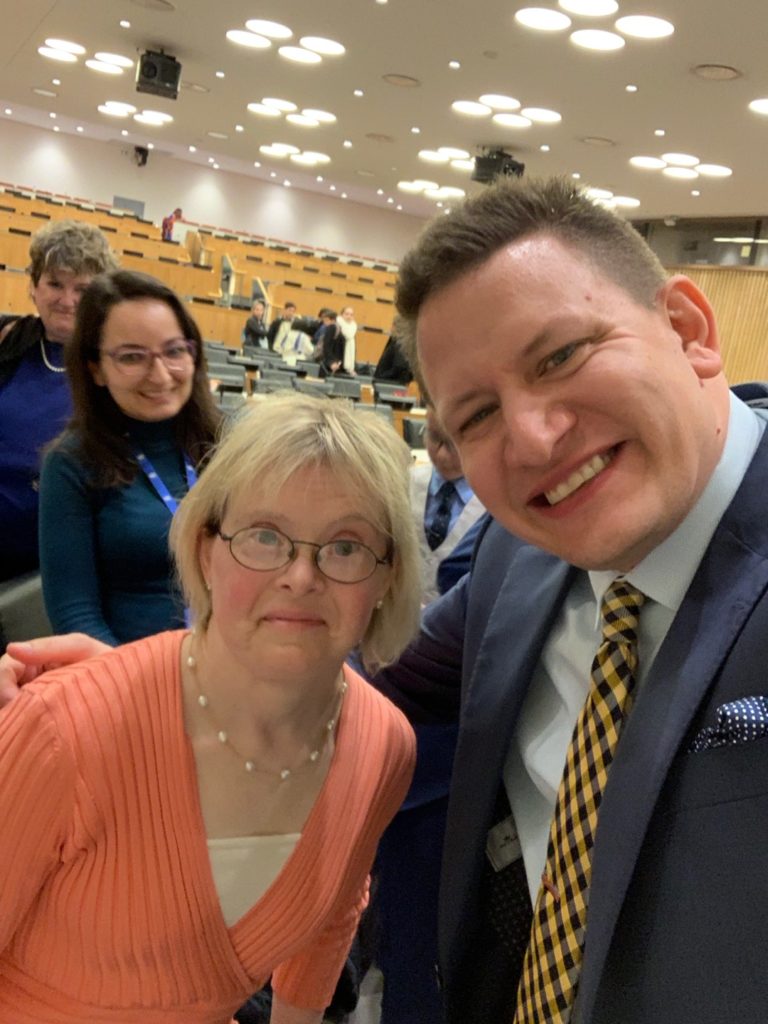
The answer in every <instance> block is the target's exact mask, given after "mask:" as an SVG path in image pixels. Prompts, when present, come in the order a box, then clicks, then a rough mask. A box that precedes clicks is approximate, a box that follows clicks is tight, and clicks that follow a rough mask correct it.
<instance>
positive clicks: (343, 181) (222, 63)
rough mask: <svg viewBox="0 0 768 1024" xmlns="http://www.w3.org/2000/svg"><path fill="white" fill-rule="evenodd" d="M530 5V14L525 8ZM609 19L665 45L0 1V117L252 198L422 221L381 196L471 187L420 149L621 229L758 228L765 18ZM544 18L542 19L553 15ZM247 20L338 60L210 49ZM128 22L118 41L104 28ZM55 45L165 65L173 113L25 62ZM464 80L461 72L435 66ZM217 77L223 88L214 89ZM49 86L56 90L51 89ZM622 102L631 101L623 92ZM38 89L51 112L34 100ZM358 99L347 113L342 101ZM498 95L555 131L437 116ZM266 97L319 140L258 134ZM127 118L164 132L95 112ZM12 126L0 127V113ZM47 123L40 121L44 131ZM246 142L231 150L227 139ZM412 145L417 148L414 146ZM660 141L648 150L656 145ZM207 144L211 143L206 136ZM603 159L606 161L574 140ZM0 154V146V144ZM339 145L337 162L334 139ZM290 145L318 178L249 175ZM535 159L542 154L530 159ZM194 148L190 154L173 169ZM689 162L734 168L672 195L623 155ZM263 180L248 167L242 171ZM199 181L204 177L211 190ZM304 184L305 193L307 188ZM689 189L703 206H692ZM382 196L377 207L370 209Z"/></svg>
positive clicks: (68, 69)
mask: <svg viewBox="0 0 768 1024" xmlns="http://www.w3.org/2000/svg"><path fill="white" fill-rule="evenodd" d="M532 2H535V0H532ZM619 2H620V9H619V12H618V13H619V14H620V15H626V14H636V13H646V14H655V15H658V16H661V17H664V18H666V19H668V20H670V21H671V22H673V24H674V25H675V29H676V31H675V33H674V35H672V36H671V37H669V38H667V39H662V40H658V41H641V40H632V39H629V40H627V45H626V46H625V48H624V49H623V50H621V51H619V52H617V53H594V52H589V51H586V50H580V49H578V48H577V47H575V46H574V45H573V44H571V43H570V42H569V39H568V33H567V32H565V33H557V34H544V33H538V32H533V31H531V30H530V29H525V28H523V27H522V26H520V25H519V24H517V23H516V22H515V20H514V17H513V16H514V12H515V10H516V9H517V8H518V7H521V6H524V3H523V2H518V3H515V2H512V3H504V2H502V0H475V2H468V0H388V2H387V3H386V4H384V3H377V2H375V0H292V2H285V0H284V2H282V3H280V2H278V0H261V2H257V0H222V2H220V3H215V2H212V0H173V3H172V4H171V3H169V2H168V0H23V2H12V0H2V8H4V11H3V13H4V17H3V33H2V36H1V37H0V69H1V70H0V118H2V117H6V116H9V117H12V118H14V119H16V120H20V121H24V122H26V123H30V124H37V125H40V126H44V127H46V128H48V129H51V128H52V127H53V125H54V124H55V125H57V126H58V127H59V128H60V130H61V131H64V132H75V131H76V128H77V126H78V125H79V126H80V127H81V128H82V129H83V132H82V134H84V135H88V136H90V137H94V138H98V139H104V140H106V141H114V142H116V143H117V142H119V143H120V144H121V145H125V142H126V140H125V138H122V137H121V135H120V131H121V129H127V130H128V131H129V132H130V135H129V141H131V142H133V143H134V144H136V145H146V144H147V143H148V142H150V141H151V142H153V143H154V145H155V148H156V151H162V152H166V153H170V154H173V155H175V156H176V157H178V158H179V159H184V160H190V161H195V162H201V163H207V162H208V159H209V157H211V156H213V157H215V158H216V160H217V161H218V162H219V164H220V166H221V168H223V169H229V170H232V171H241V172H243V173H247V174H250V175H252V176H254V177H261V178H265V179H268V180H271V179H270V178H269V176H270V172H276V173H277V175H278V180H282V179H283V178H288V179H290V180H291V182H292V184H293V186H294V187H305V188H312V189H315V190H318V191H320V190H327V189H328V188H329V187H330V185H331V184H334V185H335V186H336V188H337V190H338V191H342V190H345V191H347V193H348V194H349V198H350V199H356V200H357V201H360V202H364V203H369V204H371V205H376V206H383V207H386V206H387V199H388V198H391V199H392V200H393V201H392V203H390V204H389V208H391V209H392V210H393V212H394V211H395V210H396V207H397V204H400V205H402V207H403V209H404V210H405V211H407V212H410V213H414V214H417V215H420V216H427V215H429V214H431V213H432V212H433V211H434V209H435V207H434V203H433V202H430V201H428V200H425V199H423V198H421V197H414V196H408V195H406V194H405V193H403V192H401V191H399V190H398V189H397V183H398V181H400V180H402V179H413V178H426V179H431V180H433V181H437V182H438V183H439V184H440V185H454V186H459V187H464V188H466V189H467V190H473V189H477V188H479V187H480V186H477V185H474V184H470V182H469V174H468V172H466V171H464V172H460V171H457V170H454V169H452V168H450V167H448V166H438V167H435V166H434V165H430V164H427V163H424V162H423V161H422V160H420V159H419V157H418V155H417V154H418V151H419V150H420V149H422V148H428V149H435V148H438V147H439V146H454V147H459V148H463V149H466V150H469V151H470V152H471V153H472V154H473V155H474V154H475V153H476V152H477V150H478V147H480V146H488V145H498V146H503V147H504V148H505V149H506V150H507V151H508V152H510V153H512V154H513V155H514V156H515V157H516V158H517V159H518V160H520V161H522V162H523V163H525V165H526V174H546V173H555V172H556V173H573V172H578V173H580V174H581V177H582V180H583V181H584V182H586V183H588V184H590V185H594V186H599V187H603V188H607V189H610V190H612V191H613V192H615V193H616V194H621V195H629V196H634V197H636V198H638V199H639V200H640V201H641V205H640V207H639V208H638V209H637V210H636V211H631V215H632V216H633V217H635V218H645V217H648V218H655V217H665V216H666V217H669V216H680V217H695V216H702V215H759V214H761V213H766V212H768V199H767V197H766V187H765V182H766V176H767V174H768V117H760V116H759V115H756V114H754V113H753V112H751V111H750V110H749V109H748V107H747V104H748V103H749V101H750V100H753V99H756V98H758V97H764V96H768V61H766V39H767V37H768V33H767V32H766V27H767V26H768V13H767V12H768V5H766V4H765V0H732V2H731V3H729V4H726V3H721V2H716V0H655V3H654V5H653V6H652V7H649V6H647V5H646V4H645V3H644V2H643V3H642V4H641V3H640V2H639V0H619ZM541 6H548V7H556V6H557V4H556V2H555V0H546V2H543V3H542V4H541ZM572 17H573V21H574V26H573V27H574V28H585V27H601V28H610V27H611V26H612V22H613V20H614V17H615V16H614V17H611V18H603V19H586V18H583V17H578V16H572ZM248 18H269V19H272V20H275V21H279V22H282V23H283V24H286V25H288V26H290V27H291V28H292V29H293V31H294V40H292V41H293V42H295V41H297V40H298V38H299V37H301V36H305V35H316V36H324V37H330V38H333V39H337V40H339V41H340V42H342V43H343V44H344V46H345V47H346V51H347V52H346V54H345V55H344V56H341V57H335V58H331V57H328V58H324V60H323V62H322V64H319V65H314V66H301V65H297V64H292V63H290V62H288V61H286V60H284V59H283V58H281V57H280V56H278V54H277V45H279V44H276V45H275V46H273V47H272V48H271V49H270V50H267V51H262V50H246V49H244V48H242V47H239V46H236V45H235V44H233V43H231V42H229V41H228V40H227V39H226V38H225V32H226V31H227V29H231V28H243V27H244V25H245V21H246V20H247V19H248ZM121 19H127V20H129V21H130V22H131V27H130V28H121V27H120V25H119V21H120V20H121ZM50 37H58V38H62V37H63V38H65V39H70V40H73V41H75V42H78V43H81V44H82V45H83V46H85V48H86V50H87V51H88V53H87V54H86V56H92V55H93V54H94V53H95V52H96V51H108V52H117V53H121V54H124V55H126V56H130V57H132V58H134V59H136V57H137V55H138V54H139V53H140V52H142V51H143V50H145V49H159V48H164V49H165V50H166V52H168V53H170V54H173V55H174V56H175V57H176V58H177V59H178V60H179V61H180V62H181V64H182V66H183V74H182V83H183V84H185V85H187V86H188V85H189V83H197V84H198V85H201V86H204V87H205V88H206V89H208V90H209V91H208V92H197V91H193V90H191V89H189V88H188V87H186V88H182V91H181V92H180V94H179V98H178V100H176V101H171V100H167V99H160V98H157V97H153V96H148V95H146V94H139V93H137V92H136V90H135V84H134V72H133V70H129V71H127V72H125V73H124V74H123V75H122V76H120V77H112V76H106V75H102V74H99V73H97V72H95V71H91V70H89V69H87V68H86V67H85V66H84V63H83V61H84V59H85V58H81V59H80V60H79V62H78V63H77V64H75V65H69V64H60V63H54V62H53V61H50V60H47V59H45V58H44V57H42V56H40V55H38V53H37V48H38V46H40V45H42V44H43V43H44V42H45V40H46V38H50ZM451 60H456V61H459V62H460V63H461V67H460V69H458V70H452V69H451V68H449V61H451ZM700 64H724V65H730V66H732V67H735V68H736V69H738V71H739V72H740V73H741V76H740V77H738V78H737V79H735V80H733V81H724V82H718V81H705V80H702V79H701V78H699V77H697V76H696V75H695V74H694V73H693V71H692V69H693V68H694V67H695V66H696V65H700ZM216 71H224V72H225V77H224V78H223V79H219V78H217V77H216V75H215V72H216ZM387 74H396V75H405V76H410V77H413V78H415V79H418V81H419V83H420V84H419V85H417V86H414V87H412V88H402V87H395V86H392V85H389V84H387V83H386V82H385V81H384V79H383V76H385V75H387ZM53 78H59V79H60V80H61V84H60V85H59V86H55V85H52V79H53ZM627 84H634V85H637V86H638V91H637V92H636V93H634V94H630V93H627V92H626V91H625V86H626V85H627ZM36 88H37V89H39V88H44V89H48V90H51V91H54V92H56V93H57V95H56V96H55V97H43V96H40V95H38V94H37V93H35V92H34V91H33V90H35V89H36ZM355 89H362V90H363V92H364V95H363V96H362V97H355V96H354V95H353V90H355ZM484 93H505V94H508V95H512V96H514V97H516V98H517V99H519V100H520V101H521V102H522V104H523V106H536V107H545V108H552V109H555V110H557V111H559V112H560V113H561V114H562V121H561V122H560V123H559V124H556V125H552V126H549V125H533V126H532V127H530V128H528V129H525V130H513V129H509V128H501V127H499V126H497V125H494V124H493V123H492V122H491V120H490V118H485V119H482V120H477V119H475V118H468V117H462V116H460V115H458V114H456V113H455V112H453V111H452V110H451V103H452V102H453V101H454V100H457V99H472V100H476V99H477V98H478V97H479V96H480V95H482V94H484ZM264 96H276V97H281V98H284V99H288V100H292V101H293V102H295V103H296V104H297V105H298V106H299V108H302V107H314V108H318V107H319V108H321V109H325V110H329V111H331V112H332V113H334V114H335V115H336V116H337V121H336V123H335V124H332V125H329V126H328V125H321V126H320V127H318V128H313V129H308V128H299V127H295V126H292V125H289V124H288V123H286V122H285V121H284V120H283V119H282V118H281V119H279V120H277V119H270V120H266V119H263V118H260V117H258V116H256V115H254V114H251V113H249V112H248V111H247V110H246V105H247V104H248V103H249V102H252V101H259V100H261V99H262V97H264ZM108 99H112V100H122V101H127V102H132V103H134V104H135V105H136V106H138V107H139V109H142V108H144V107H147V108H150V109H154V110H161V111H166V112H168V113H170V114H172V115H173V118H174V120H173V123H172V124H169V125H166V126H164V127H162V128H159V127H158V128H148V127H142V126H141V125H138V124H136V123H134V122H133V121H128V122H123V121H116V120H114V119H112V118H109V117H106V116H105V115H103V114H100V113H98V112H97V109H96V108H97V105H98V104H99V103H102V102H104V101H105V100H108ZM6 107H8V108H9V109H10V110H12V113H11V114H10V115H6V114H3V113H2V111H3V109H4V108H6ZM52 112H53V113H55V114H56V115H57V116H56V119H55V120H54V119H52V118H50V116H49V115H50V113H52ZM238 123H239V124H241V125H242V126H243V128H244V130H243V131H242V132H237V131H236V129H235V125H236V124H238ZM412 127H418V128H420V134H418V135H415V134H413V133H412V132H411V128H412ZM655 129H664V130H665V132H666V135H665V137H664V138H657V137H655V136H654V130H655ZM211 131H214V132H223V133H225V134H226V135H227V136H228V138H226V139H214V138H211V137H209V136H208V134H207V133H208V132H211ZM595 137H597V138H598V139H605V140H610V142H609V143H606V144H604V145H595V144H594V143H590V142H589V141H586V140H588V139H590V138H593V139H594V138H595ZM1 138H2V136H1V135H0V139H1ZM345 139H346V140H350V141H351V142H352V147H351V148H345V147H344V145H343V142H344V140H345ZM275 141H279V142H285V143H292V144H295V145H297V146H299V147H300V148H301V149H312V150H319V151H321V152H325V153H327V154H328V155H329V156H330V157H331V162H330V164H328V165H327V166H326V167H324V168H318V170H317V171H312V172H307V171H306V170H302V169H299V168H297V167H296V166H295V165H292V164H290V163H288V162H287V161H285V160H276V159H269V158H264V157H261V156H260V154H259V152H258V150H259V146H260V145H263V144H266V143H271V142H275ZM544 144H546V145H549V146H550V147H551V149H550V152H548V153H543V152H541V151H540V149H539V147H540V146H541V145H544ZM190 145H195V146H196V147H197V152H196V153H194V154H191V153H189V150H188V147H189V146H190ZM669 151H674V152H680V151H682V152H685V153H693V154H694V155H696V156H698V157H699V159H700V160H701V161H702V162H706V163H715V164H726V165H729V166H731V167H732V168H733V175H732V177H730V178H728V179H718V180H714V179H704V178H701V179H698V180H697V181H694V182H690V181H677V180H671V179H668V178H665V177H664V176H663V175H662V174H661V172H659V171H641V170H637V169H635V168H633V167H631V166H630V165H629V162H628V161H629V158H630V157H631V156H633V155H638V154H640V155H650V156H657V155H660V154H661V153H663V152H669ZM259 159H260V160H261V163H262V166H261V168H259V169H257V168H254V166H253V161H254V160H259ZM212 173H215V172H212ZM316 173H321V174H322V175H323V177H324V179H325V180H324V181H323V182H322V183H317V182H316V181H315V180H314V175H315V174H316ZM693 188H698V189H700V190H701V195H700V196H699V197H698V198H697V197H694V196H692V195H691V190H692V189H693ZM379 189H380V190H382V192H383V194H381V195H379V194H377V190H379Z"/></svg>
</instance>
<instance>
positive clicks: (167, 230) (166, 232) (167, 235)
mask: <svg viewBox="0 0 768 1024" xmlns="http://www.w3.org/2000/svg"><path fill="white" fill-rule="evenodd" d="M183 216H184V214H183V213H182V210H181V207H180V206H177V207H176V209H175V210H174V211H173V213H169V214H168V216H167V217H163V224H162V227H161V229H160V231H161V234H162V236H163V241H164V242H172V241H173V225H174V224H175V223H176V221H177V220H181V219H182V217H183Z"/></svg>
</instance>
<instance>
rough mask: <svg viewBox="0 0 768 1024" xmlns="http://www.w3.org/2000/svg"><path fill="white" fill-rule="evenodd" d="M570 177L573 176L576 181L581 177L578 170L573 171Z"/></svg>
mask: <svg viewBox="0 0 768 1024" xmlns="http://www.w3.org/2000/svg"><path fill="white" fill-rule="evenodd" d="M571 177H572V178H574V179H575V180H576V181H579V180H580V179H581V175H580V174H579V172H578V171H574V172H573V174H572V175H571Z"/></svg>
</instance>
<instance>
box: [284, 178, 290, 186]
mask: <svg viewBox="0 0 768 1024" xmlns="http://www.w3.org/2000/svg"><path fill="white" fill-rule="evenodd" d="M283 185H284V186H285V188H290V187H291V183H290V181H288V179H287V178H285V179H284V181H283Z"/></svg>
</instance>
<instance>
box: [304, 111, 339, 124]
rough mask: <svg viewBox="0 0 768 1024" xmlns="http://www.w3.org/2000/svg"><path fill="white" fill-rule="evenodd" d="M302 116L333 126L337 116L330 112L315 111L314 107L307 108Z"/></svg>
mask: <svg viewBox="0 0 768 1024" xmlns="http://www.w3.org/2000/svg"><path fill="white" fill-rule="evenodd" d="M302 114H303V115H304V116H305V117H311V118H313V120H315V121H319V122H320V123H321V124H333V123H334V121H335V120H336V115H335V114H332V113H331V112H330V111H329V110H315V108H314V107H305V108H304V110H302Z"/></svg>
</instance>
